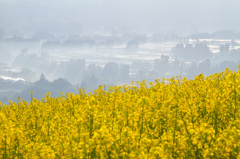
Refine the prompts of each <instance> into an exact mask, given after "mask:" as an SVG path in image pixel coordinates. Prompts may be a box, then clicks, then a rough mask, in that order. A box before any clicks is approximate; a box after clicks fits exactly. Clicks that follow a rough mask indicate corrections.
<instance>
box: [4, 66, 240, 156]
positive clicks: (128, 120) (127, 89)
mask: <svg viewBox="0 0 240 159" xmlns="http://www.w3.org/2000/svg"><path fill="white" fill-rule="evenodd" d="M239 152H240V67H239V70H238V72H234V71H231V70H229V69H226V70H225V71H224V72H221V73H215V74H214V75H211V76H208V77H204V75H202V74H200V75H198V76H195V79H194V80H188V79H186V78H182V77H172V78H171V79H162V80H156V81H155V82H154V83H153V82H151V83H146V81H143V82H141V83H140V82H136V83H134V82H132V83H131V84H130V85H124V86H113V87H110V88H109V89H108V90H105V86H100V87H99V88H98V89H97V90H95V91H94V92H92V93H86V92H85V91H84V89H81V90H79V94H72V93H68V94H66V95H63V94H61V95H60V97H58V98H52V97H51V96H50V93H47V94H46V97H45V98H44V99H42V100H41V101H39V100H36V99H34V98H33V99H32V101H31V102H29V103H28V102H26V101H22V100H21V99H20V98H18V102H17V103H14V102H11V101H10V102H9V104H8V105H4V104H1V103H0V157H1V158H42V159H45V158H234V159H235V158H240V155H239Z"/></svg>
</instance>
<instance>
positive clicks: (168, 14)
mask: <svg viewBox="0 0 240 159" xmlns="http://www.w3.org/2000/svg"><path fill="white" fill-rule="evenodd" d="M239 17H240V0H0V28H1V29H3V30H15V31H20V32H36V31H42V30H45V31H49V32H58V33H60V32H62V33H73V32H76V33H79V32H84V31H90V30H99V29H103V30H110V31H111V30H130V31H131V30H137V31H138V30H139V31H148V32H151V31H152V32H154V31H175V32H197V31H199V32H205V31H217V30H233V31H240V20H239Z"/></svg>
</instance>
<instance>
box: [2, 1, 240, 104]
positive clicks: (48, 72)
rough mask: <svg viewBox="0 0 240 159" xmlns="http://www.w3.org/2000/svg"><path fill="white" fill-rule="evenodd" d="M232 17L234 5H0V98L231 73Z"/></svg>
mask: <svg viewBox="0 0 240 159" xmlns="http://www.w3.org/2000/svg"><path fill="white" fill-rule="evenodd" d="M239 17H240V1H239V0H228V1H227V0H222V1H219V0H211V1H207V0H196V1H191V0H181V1H177V0H168V1H167V0H115V1H112V0H88V1H84V0H78V1H77V0H68V1H64V0H49V1H40V0H35V1H30V0H0V101H2V102H3V103H8V102H9V100H13V101H16V100H17V97H19V96H20V97H21V98H22V99H24V100H27V101H31V98H32V97H34V98H37V99H42V98H43V97H44V95H45V93H47V92H51V96H53V97H57V96H59V95H60V92H63V93H66V92H73V93H78V89H80V88H82V87H84V88H85V90H86V91H87V92H93V91H94V90H95V89H97V88H98V86H100V85H103V84H106V87H107V88H108V87H109V86H113V85H124V84H130V82H131V81H142V80H147V81H148V82H150V81H155V79H162V78H163V77H165V78H171V77H172V76H179V75H181V76H182V77H187V78H188V79H194V76H195V75H198V74H200V73H202V74H204V75H206V76H207V75H210V74H214V73H215V72H221V71H224V70H225V68H226V67H228V68H230V69H232V70H238V65H239V64H240V21H239V20H238V19H239ZM30 92H34V94H30Z"/></svg>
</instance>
